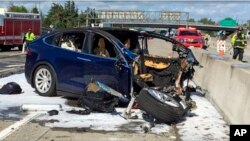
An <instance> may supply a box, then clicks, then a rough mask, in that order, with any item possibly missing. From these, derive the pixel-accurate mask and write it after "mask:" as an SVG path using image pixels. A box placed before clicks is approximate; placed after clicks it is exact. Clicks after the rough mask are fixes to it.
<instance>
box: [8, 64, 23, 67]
mask: <svg viewBox="0 0 250 141" xmlns="http://www.w3.org/2000/svg"><path fill="white" fill-rule="evenodd" d="M23 66H24V64H16V65H8V66H5V67H7V68H12V67H23Z"/></svg>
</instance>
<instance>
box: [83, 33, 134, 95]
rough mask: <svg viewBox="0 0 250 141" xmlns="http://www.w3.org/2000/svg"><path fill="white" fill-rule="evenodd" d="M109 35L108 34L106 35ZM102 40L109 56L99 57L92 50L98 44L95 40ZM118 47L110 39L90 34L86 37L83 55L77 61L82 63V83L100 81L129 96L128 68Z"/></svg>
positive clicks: (129, 80) (97, 34)
mask: <svg viewBox="0 0 250 141" xmlns="http://www.w3.org/2000/svg"><path fill="white" fill-rule="evenodd" d="M106 34H109V33H106ZM98 38H103V39H104V40H105V45H106V48H107V51H108V52H109V55H110V56H106V57H104V56H99V55H96V54H94V52H93V50H94V48H95V46H96V45H97V44H98V43H97V39H98ZM119 48H120V47H119V45H118V44H116V43H115V41H113V40H112V39H111V38H109V37H107V36H105V35H102V34H99V33H94V32H92V33H91V34H89V37H88V44H87V45H86V46H85V49H84V51H85V52H84V53H83V54H84V55H82V56H80V57H79V58H78V59H79V60H82V62H84V76H83V79H84V83H85V84H86V83H89V82H90V81H91V80H95V81H100V82H102V83H104V84H106V85H108V86H110V87H111V88H113V89H115V90H117V91H118V92H120V93H122V94H125V95H127V94H129V93H130V88H131V86H130V85H131V79H130V77H131V75H130V71H131V70H130V67H129V65H128V63H127V61H126V60H125V58H124V56H123V54H122V52H121V50H120V49H119Z"/></svg>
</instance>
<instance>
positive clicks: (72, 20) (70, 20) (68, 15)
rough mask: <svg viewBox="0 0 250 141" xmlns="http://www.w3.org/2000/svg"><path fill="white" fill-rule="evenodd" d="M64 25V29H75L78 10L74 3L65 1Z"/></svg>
mask: <svg viewBox="0 0 250 141" xmlns="http://www.w3.org/2000/svg"><path fill="white" fill-rule="evenodd" d="M64 16H65V17H64V23H65V25H66V27H76V26H77V20H78V9H77V8H76V7H75V2H74V1H67V2H66V3H65V5H64Z"/></svg>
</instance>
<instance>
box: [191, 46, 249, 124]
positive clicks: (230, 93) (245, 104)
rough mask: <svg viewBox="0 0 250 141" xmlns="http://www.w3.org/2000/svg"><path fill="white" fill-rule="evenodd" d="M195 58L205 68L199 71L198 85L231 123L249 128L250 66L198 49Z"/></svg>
mask: <svg viewBox="0 0 250 141" xmlns="http://www.w3.org/2000/svg"><path fill="white" fill-rule="evenodd" d="M194 54H195V56H196V57H197V59H198V60H199V61H200V63H201V65H203V66H204V68H201V69H200V68H196V73H195V77H194V80H195V82H197V84H199V85H201V86H202V87H203V88H204V89H207V90H208V95H207V97H208V98H209V99H210V100H211V101H212V102H213V104H214V105H215V106H216V107H217V108H218V109H219V110H220V111H221V112H222V114H223V115H224V117H225V119H226V120H227V121H228V122H229V123H231V124H250V65H247V64H243V63H240V62H236V61H232V60H231V59H229V58H226V57H220V56H217V55H213V54H209V53H207V52H206V51H202V50H198V49H195V50H194ZM198 106H199V105H198Z"/></svg>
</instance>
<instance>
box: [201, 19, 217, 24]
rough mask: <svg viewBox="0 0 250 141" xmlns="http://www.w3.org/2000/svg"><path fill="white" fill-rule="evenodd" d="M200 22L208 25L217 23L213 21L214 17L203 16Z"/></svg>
mask: <svg viewBox="0 0 250 141" xmlns="http://www.w3.org/2000/svg"><path fill="white" fill-rule="evenodd" d="M198 22H199V23H202V24H207V25H215V21H213V20H212V19H208V18H201V19H200V20H199V21H198Z"/></svg>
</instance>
